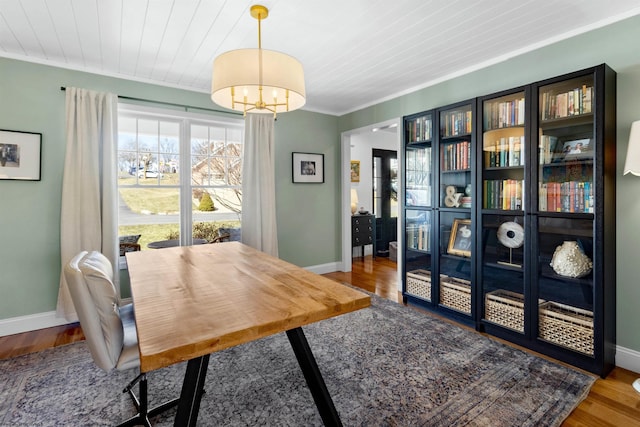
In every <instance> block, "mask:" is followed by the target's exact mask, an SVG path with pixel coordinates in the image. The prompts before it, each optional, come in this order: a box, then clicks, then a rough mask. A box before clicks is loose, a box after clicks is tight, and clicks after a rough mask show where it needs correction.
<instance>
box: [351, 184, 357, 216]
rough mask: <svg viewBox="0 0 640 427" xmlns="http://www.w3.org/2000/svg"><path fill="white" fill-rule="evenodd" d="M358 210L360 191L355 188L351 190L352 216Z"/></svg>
mask: <svg viewBox="0 0 640 427" xmlns="http://www.w3.org/2000/svg"><path fill="white" fill-rule="evenodd" d="M357 210H358V191H357V190H356V189H355V188H352V189H351V215H354V214H355V213H356V211H357Z"/></svg>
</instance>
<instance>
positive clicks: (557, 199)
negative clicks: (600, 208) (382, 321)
mask: <svg viewBox="0 0 640 427" xmlns="http://www.w3.org/2000/svg"><path fill="white" fill-rule="evenodd" d="M538 201H539V209H540V211H543V212H578V213H581V212H582V213H593V210H594V209H593V208H594V203H593V201H594V199H593V183H591V182H589V181H567V182H541V183H540V184H539V188H538Z"/></svg>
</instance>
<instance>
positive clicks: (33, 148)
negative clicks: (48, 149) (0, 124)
mask: <svg viewBox="0 0 640 427" xmlns="http://www.w3.org/2000/svg"><path fill="white" fill-rule="evenodd" d="M41 149H42V134H41V133H34V132H20V131H12V130H0V179H14V180H22V181H40V151H41Z"/></svg>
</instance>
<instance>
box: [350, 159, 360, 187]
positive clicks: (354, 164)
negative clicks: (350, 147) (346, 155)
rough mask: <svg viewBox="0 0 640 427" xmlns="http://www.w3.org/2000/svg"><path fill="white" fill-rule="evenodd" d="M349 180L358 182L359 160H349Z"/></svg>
mask: <svg viewBox="0 0 640 427" xmlns="http://www.w3.org/2000/svg"><path fill="white" fill-rule="evenodd" d="M351 182H360V160H351Z"/></svg>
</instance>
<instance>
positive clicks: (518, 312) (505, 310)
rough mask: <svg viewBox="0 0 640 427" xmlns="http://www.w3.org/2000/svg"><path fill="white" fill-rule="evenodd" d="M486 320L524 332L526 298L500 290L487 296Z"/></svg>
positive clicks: (485, 304)
mask: <svg viewBox="0 0 640 427" xmlns="http://www.w3.org/2000/svg"><path fill="white" fill-rule="evenodd" d="M484 310H485V313H484V318H485V319H486V320H488V321H489V322H493V323H497V324H498V325H502V326H505V327H507V328H510V329H513V330H515V331H518V332H524V296H523V295H522V294H518V293H516V292H510V291H505V290H504V289H498V290H496V291H492V292H489V293H487V294H486V295H485V303H484Z"/></svg>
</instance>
